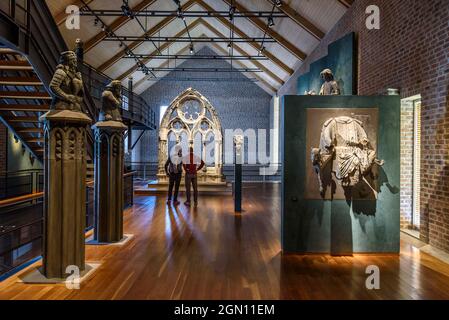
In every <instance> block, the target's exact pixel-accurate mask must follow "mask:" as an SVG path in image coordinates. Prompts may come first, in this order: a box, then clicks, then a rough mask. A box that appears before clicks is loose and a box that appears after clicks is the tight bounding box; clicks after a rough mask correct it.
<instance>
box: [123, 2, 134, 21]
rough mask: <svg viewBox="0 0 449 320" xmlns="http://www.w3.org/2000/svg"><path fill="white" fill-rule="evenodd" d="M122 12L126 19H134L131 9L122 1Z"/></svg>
mask: <svg viewBox="0 0 449 320" xmlns="http://www.w3.org/2000/svg"><path fill="white" fill-rule="evenodd" d="M122 11H123V14H124V15H125V16H126V17H128V18H130V19H134V14H133V12H132V10H131V8H130V7H129V4H128V1H123V5H122Z"/></svg>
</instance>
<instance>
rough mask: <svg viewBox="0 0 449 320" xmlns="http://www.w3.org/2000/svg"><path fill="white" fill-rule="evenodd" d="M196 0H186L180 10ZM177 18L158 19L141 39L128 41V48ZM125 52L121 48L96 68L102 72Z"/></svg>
mask: <svg viewBox="0 0 449 320" xmlns="http://www.w3.org/2000/svg"><path fill="white" fill-rule="evenodd" d="M195 2H196V0H189V1H187V2H186V3H185V4H184V5H183V6H182V10H187V9H189V8H190V7H192V6H193V5H194V4H195ZM175 19H178V18H177V17H167V18H165V19H164V20H162V21H160V22H159V23H158V24H157V25H155V26H154V27H153V28H151V29H150V30H148V32H147V33H145V34H144V35H142V40H141V41H140V40H139V41H134V42H132V43H130V44H129V45H128V47H129V49H131V50H133V49H135V48H137V47H138V46H140V45H141V44H142V43H143V42H144V40H145V36H152V35H154V34H156V33H157V32H159V31H160V30H161V29H163V28H164V27H165V26H167V25H168V24H169V23H170V22H172V21H173V20H175ZM125 54H126V51H125V50H121V51H120V52H119V53H117V54H116V55H114V56H113V57H112V58H110V59H109V60H107V61H106V62H104V63H103V64H102V65H101V66H99V67H98V68H97V69H98V70H99V71H101V72H104V71H105V70H106V69H108V68H110V67H111V66H113V65H114V63H116V62H117V61H119V60H120V59H121V58H122V57H123V56H124V55H125Z"/></svg>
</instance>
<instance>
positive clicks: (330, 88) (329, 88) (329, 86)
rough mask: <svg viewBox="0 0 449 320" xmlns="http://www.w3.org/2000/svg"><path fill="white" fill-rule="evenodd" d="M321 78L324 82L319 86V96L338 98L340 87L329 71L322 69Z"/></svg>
mask: <svg viewBox="0 0 449 320" xmlns="http://www.w3.org/2000/svg"><path fill="white" fill-rule="evenodd" d="M321 78H322V79H323V80H324V83H323V85H322V86H321V90H320V96H339V95H340V87H339V86H338V83H337V81H335V80H334V75H333V73H332V71H331V70H330V69H324V70H323V71H322V72H321Z"/></svg>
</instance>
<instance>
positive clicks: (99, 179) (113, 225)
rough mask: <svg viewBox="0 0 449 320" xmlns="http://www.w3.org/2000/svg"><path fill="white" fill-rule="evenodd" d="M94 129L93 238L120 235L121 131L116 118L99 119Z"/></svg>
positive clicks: (100, 239) (107, 239)
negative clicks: (110, 119) (112, 119)
mask: <svg viewBox="0 0 449 320" xmlns="http://www.w3.org/2000/svg"><path fill="white" fill-rule="evenodd" d="M92 129H93V130H94V131H95V229H94V242H97V243H114V242H119V241H121V240H122V239H123V206H124V204H123V203H124V194H123V170H124V141H123V132H124V131H125V130H126V129H127V127H126V126H125V125H124V124H123V123H122V122H120V121H100V122H97V123H96V124H95V125H94V126H93V127H92Z"/></svg>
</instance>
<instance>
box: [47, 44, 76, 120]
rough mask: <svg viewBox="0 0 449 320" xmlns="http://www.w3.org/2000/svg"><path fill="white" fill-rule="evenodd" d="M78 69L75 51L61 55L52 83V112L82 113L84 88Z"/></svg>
mask: <svg viewBox="0 0 449 320" xmlns="http://www.w3.org/2000/svg"><path fill="white" fill-rule="evenodd" d="M77 67H78V61H77V57H76V54H75V53H74V52H73V51H66V52H63V53H61V58H60V63H59V65H58V66H57V67H56V71H55V74H54V75H53V79H52V80H51V82H50V91H51V93H52V95H53V101H52V104H51V110H70V111H77V112H81V110H82V109H81V104H82V102H83V97H84V87H83V79H82V77H81V73H80V72H78V69H77Z"/></svg>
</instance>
